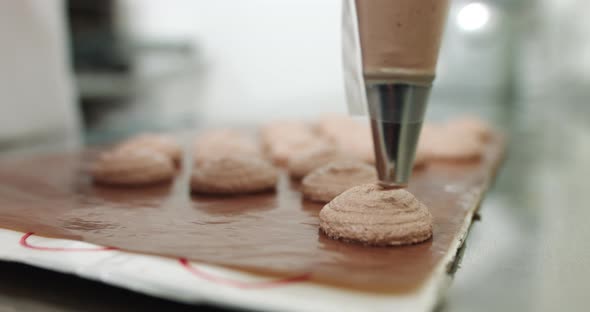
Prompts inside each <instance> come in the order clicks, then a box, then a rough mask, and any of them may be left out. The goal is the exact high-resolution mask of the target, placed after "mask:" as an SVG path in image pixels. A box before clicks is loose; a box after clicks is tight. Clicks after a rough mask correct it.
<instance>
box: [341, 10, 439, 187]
mask: <svg viewBox="0 0 590 312" xmlns="http://www.w3.org/2000/svg"><path fill="white" fill-rule="evenodd" d="M447 11H448V0H356V1H355V0H343V6H342V61H343V70H344V84H345V90H346V100H347V104H348V110H349V113H350V114H351V115H367V114H368V115H369V117H370V120H371V131H372V137H373V143H374V144H373V145H374V151H375V166H376V169H377V174H378V179H379V184H381V185H382V186H384V187H389V188H403V187H406V186H407V185H408V183H409V179H410V176H411V174H412V167H413V163H414V157H415V154H416V148H417V145H418V139H419V137H420V131H421V129H422V123H423V120H424V115H425V112H426V106H427V103H428V96H429V94H430V89H431V86H432V82H433V80H434V76H435V68H436V63H437V58H438V50H439V47H440V41H441V38H442V32H443V29H444V23H445V20H446V15H447Z"/></svg>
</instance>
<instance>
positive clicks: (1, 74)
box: [0, 0, 78, 142]
mask: <svg viewBox="0 0 590 312" xmlns="http://www.w3.org/2000/svg"><path fill="white" fill-rule="evenodd" d="M62 5H63V2H62V1H46V0H19V1H0V45H1V47H2V54H1V57H0V142H1V141H7V140H8V141H12V140H17V139H22V138H23V137H26V136H43V135H47V134H50V133H52V134H55V133H56V132H61V131H74V130H76V129H77V127H78V114H77V110H76V106H75V105H74V101H73V92H72V77H71V72H70V67H69V62H68V61H67V58H68V56H67V55H68V54H67V48H66V47H67V44H66V40H65V39H66V35H65V34H66V33H65V24H64V17H63V8H62Z"/></svg>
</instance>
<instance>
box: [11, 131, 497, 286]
mask: <svg viewBox="0 0 590 312" xmlns="http://www.w3.org/2000/svg"><path fill="white" fill-rule="evenodd" d="M503 148H504V146H503V144H502V142H501V141H500V140H498V139H494V140H492V141H491V142H490V143H489V146H488V150H487V152H486V155H485V157H484V158H483V159H482V160H479V161H474V162H464V163H455V164H453V163H443V162H441V163H435V164H432V165H430V166H428V167H427V168H426V169H425V170H422V171H418V172H416V176H415V177H414V178H413V180H412V183H411V185H410V188H409V190H410V191H411V192H412V193H414V194H415V195H416V196H417V197H418V198H419V199H420V201H422V202H423V203H424V204H425V205H426V206H428V207H429V208H430V210H431V212H432V215H433V217H434V236H433V239H431V240H429V241H426V242H425V243H422V244H417V245H411V246H404V247H393V248H385V247H366V246H362V245H357V244H348V243H343V242H341V241H335V240H332V239H330V238H327V237H326V236H324V235H323V234H321V233H320V232H319V231H318V224H319V220H318V213H319V211H320V209H321V207H322V204H315V203H311V202H307V201H303V200H302V197H301V193H300V192H298V191H297V188H298V185H296V184H295V182H292V181H291V180H290V179H289V178H288V177H287V175H286V174H283V175H282V176H281V179H280V182H279V185H278V189H277V192H276V193H266V194H256V195H245V196H236V197H207V196H192V197H191V195H190V194H189V190H188V188H189V186H188V173H189V171H188V170H190V168H188V166H186V164H185V166H184V168H183V172H182V174H181V175H180V176H179V177H177V179H176V181H175V182H174V183H173V184H163V185H158V186H149V187H140V188H116V187H106V186H96V185H94V184H92V182H91V180H90V177H89V175H88V174H87V173H86V172H85V170H84V169H83V168H87V167H88V165H89V164H90V162H91V161H92V159H93V158H94V157H96V152H90V151H88V152H83V153H80V154H74V155H54V156H45V157H35V158H28V159H14V160H4V161H3V162H2V163H1V164H0V227H2V228H9V229H14V230H19V231H22V232H35V233H36V234H37V235H45V236H51V237H60V238H69V239H77V240H83V241H87V242H91V243H95V244H99V245H105V246H114V247H119V248H121V249H124V250H128V251H135V252H143V253H151V254H159V255H165V256H170V257H186V258H189V259H194V260H198V261H203V262H208V263H213V264H217V265H224V266H228V267H233V268H238V269H242V270H247V271H251V272H256V273H261V274H269V275H274V276H286V275H288V276H292V275H297V274H301V273H305V272H311V273H312V280H313V281H315V282H318V283H328V284H332V285H337V286H340V287H346V288H353V289H357V290H361V291H374V292H388V293H392V292H398V293H404V292H410V291H412V290H414V289H416V288H418V287H421V286H422V285H423V283H424V282H425V281H426V280H427V278H428V277H429V275H430V274H431V273H432V271H433V270H434V268H435V267H436V266H437V264H439V263H440V261H442V259H443V257H444V256H445V254H447V253H449V252H451V253H455V252H456V251H455V250H452V251H451V250H449V248H450V245H451V242H452V241H453V239H454V238H455V237H457V235H458V234H459V230H460V228H461V226H462V224H463V223H464V220H465V217H466V216H467V214H468V213H469V212H470V211H473V210H474V209H476V208H477V206H478V204H479V201H480V199H481V197H482V196H483V193H484V192H485V190H486V188H487V186H488V182H489V181H490V180H491V179H492V178H493V177H494V175H495V172H496V169H497V167H498V165H499V163H500V160H501V156H502V152H503Z"/></svg>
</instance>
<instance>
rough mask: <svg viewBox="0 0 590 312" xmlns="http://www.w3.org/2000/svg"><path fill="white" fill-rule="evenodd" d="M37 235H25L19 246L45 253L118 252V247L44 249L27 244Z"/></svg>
mask: <svg viewBox="0 0 590 312" xmlns="http://www.w3.org/2000/svg"><path fill="white" fill-rule="evenodd" d="M34 234H35V233H33V232H29V233H26V234H25V235H23V236H22V237H21V238H20V241H19V244H20V245H21V246H23V247H25V248H29V249H35V250H43V251H76V252H77V251H105V250H117V249H118V248H116V247H97V248H62V247H43V246H33V245H31V244H29V242H27V239H29V237H31V236H33V235H34Z"/></svg>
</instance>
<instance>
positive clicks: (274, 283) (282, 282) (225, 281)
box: [178, 258, 311, 289]
mask: <svg viewBox="0 0 590 312" xmlns="http://www.w3.org/2000/svg"><path fill="white" fill-rule="evenodd" d="M178 262H179V263H180V265H182V266H183V267H184V268H185V269H186V270H187V271H189V272H191V273H192V274H193V275H195V276H198V277H200V278H202V279H204V280H207V281H210V282H213V283H217V284H222V285H227V286H233V287H236V288H242V289H260V288H275V287H280V286H286V285H289V284H293V283H298V282H304V281H307V280H309V278H310V276H311V273H304V274H301V275H296V276H292V277H287V278H283V279H277V280H271V281H262V282H242V281H236V280H232V279H229V278H224V277H219V276H215V275H213V274H210V273H207V272H205V271H203V270H201V269H199V268H197V267H194V266H192V265H191V264H190V262H189V261H188V260H187V259H185V258H179V259H178Z"/></svg>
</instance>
